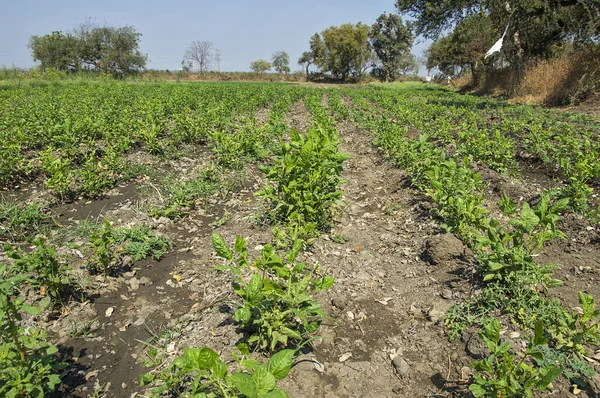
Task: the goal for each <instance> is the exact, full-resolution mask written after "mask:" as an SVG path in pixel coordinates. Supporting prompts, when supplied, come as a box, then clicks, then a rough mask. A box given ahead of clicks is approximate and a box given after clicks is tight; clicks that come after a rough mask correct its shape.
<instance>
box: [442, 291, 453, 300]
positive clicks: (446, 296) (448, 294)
mask: <svg viewBox="0 0 600 398" xmlns="http://www.w3.org/2000/svg"><path fill="white" fill-rule="evenodd" d="M442 298H443V299H445V300H450V299H451V298H452V290H450V289H444V290H442Z"/></svg>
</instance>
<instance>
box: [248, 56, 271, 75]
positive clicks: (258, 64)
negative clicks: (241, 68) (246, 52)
mask: <svg viewBox="0 0 600 398" xmlns="http://www.w3.org/2000/svg"><path fill="white" fill-rule="evenodd" d="M250 69H251V70H252V71H253V72H254V73H265V72H266V71H268V70H270V69H271V64H270V63H269V62H268V61H265V60H264V59H259V60H258V61H254V62H252V63H251V64H250Z"/></svg>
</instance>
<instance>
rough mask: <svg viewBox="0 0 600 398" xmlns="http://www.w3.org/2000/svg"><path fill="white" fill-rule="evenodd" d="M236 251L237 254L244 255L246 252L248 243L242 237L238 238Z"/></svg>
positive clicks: (236, 239)
mask: <svg viewBox="0 0 600 398" xmlns="http://www.w3.org/2000/svg"><path fill="white" fill-rule="evenodd" d="M234 250H235V252H236V253H243V252H245V251H246V241H245V240H244V238H242V237H241V236H236V238H235V247H234Z"/></svg>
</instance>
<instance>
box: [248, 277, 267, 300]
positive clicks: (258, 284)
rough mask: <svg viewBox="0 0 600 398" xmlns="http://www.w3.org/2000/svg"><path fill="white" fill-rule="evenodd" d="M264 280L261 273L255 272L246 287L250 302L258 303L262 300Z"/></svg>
mask: <svg viewBox="0 0 600 398" xmlns="http://www.w3.org/2000/svg"><path fill="white" fill-rule="evenodd" d="M262 287H263V280H262V278H261V276H260V275H259V274H254V275H253V276H252V279H250V282H249V283H248V286H247V287H246V300H248V301H249V302H250V303H257V302H258V301H260V300H262V293H261V290H262Z"/></svg>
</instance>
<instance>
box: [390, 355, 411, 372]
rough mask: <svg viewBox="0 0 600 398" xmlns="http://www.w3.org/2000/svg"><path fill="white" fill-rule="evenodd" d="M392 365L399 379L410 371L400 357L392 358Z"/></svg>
mask: <svg viewBox="0 0 600 398" xmlns="http://www.w3.org/2000/svg"><path fill="white" fill-rule="evenodd" d="M392 365H394V369H395V370H396V373H397V374H398V376H400V377H404V376H406V375H407V374H408V371H409V370H410V366H409V365H408V363H407V362H406V361H405V360H404V358H402V357H401V356H400V355H398V356H396V358H394V360H393V361H392Z"/></svg>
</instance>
